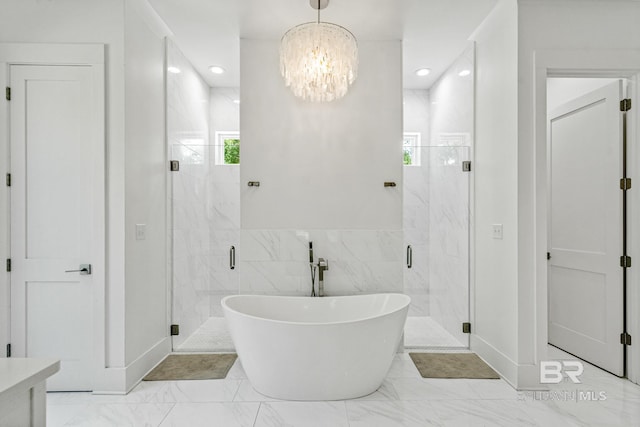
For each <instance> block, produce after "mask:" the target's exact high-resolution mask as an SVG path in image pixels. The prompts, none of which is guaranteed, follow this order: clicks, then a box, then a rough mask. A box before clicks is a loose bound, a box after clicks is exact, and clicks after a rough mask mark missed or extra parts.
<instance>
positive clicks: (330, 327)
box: [222, 294, 411, 400]
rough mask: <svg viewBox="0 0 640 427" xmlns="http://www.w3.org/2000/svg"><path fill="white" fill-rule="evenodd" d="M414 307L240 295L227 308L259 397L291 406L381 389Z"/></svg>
mask: <svg viewBox="0 0 640 427" xmlns="http://www.w3.org/2000/svg"><path fill="white" fill-rule="evenodd" d="M410 302H411V299H410V298H409V297H408V296H407V295H403V294H374V295H356V296H341V297H322V298H311V297H284V296H266V295H233V296H228V297H226V298H224V299H223V300H222V307H223V309H224V313H225V317H226V318H227V322H228V324H229V330H230V332H231V338H232V339H233V342H234V344H235V347H236V351H237V352H238V357H239V358H240V361H241V362H242V367H243V368H244V370H245V372H246V374H247V377H248V378H249V381H250V382H251V384H252V385H253V387H254V388H255V389H256V390H257V391H258V392H260V393H262V394H264V395H266V396H269V397H274V398H278V399H286V400H341V399H352V398H356V397H360V396H365V395H367V394H370V393H373V392H374V391H376V390H377V389H378V388H379V387H380V385H381V384H382V381H383V380H384V378H385V376H386V374H387V371H388V370H389V367H390V366H391V362H392V361H393V356H394V354H395V353H396V351H397V348H398V344H399V342H400V338H401V337H402V330H403V327H404V323H405V320H406V317H407V311H408V309H409V303H410Z"/></svg>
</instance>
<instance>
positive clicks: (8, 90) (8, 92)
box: [4, 86, 11, 101]
mask: <svg viewBox="0 0 640 427" xmlns="http://www.w3.org/2000/svg"><path fill="white" fill-rule="evenodd" d="M4 97H5V98H7V101H11V88H10V87H9V86H7V87H6V88H5V89H4Z"/></svg>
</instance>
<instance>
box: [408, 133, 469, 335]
mask: <svg viewBox="0 0 640 427" xmlns="http://www.w3.org/2000/svg"><path fill="white" fill-rule="evenodd" d="M447 140H448V143H452V144H456V143H462V144H463V145H445V146H423V147H420V163H419V165H412V166H405V169H404V234H405V243H406V245H407V257H408V264H407V266H406V268H405V277H404V283H405V293H407V294H408V295H409V296H411V298H412V304H411V309H410V312H409V317H408V319H407V326H406V328H405V346H406V347H418V348H420V347H422V348H427V347H428V348H468V346H469V334H467V333H465V332H463V324H464V323H467V322H469V265H470V264H469V260H470V251H469V247H470V246H469V245H470V239H469V219H470V218H469V212H470V211H469V206H470V203H469V195H470V193H469V186H470V173H469V172H466V171H463V162H465V161H468V160H470V154H471V153H470V150H471V149H470V147H469V146H468V145H464V142H465V141H468V140H469V138H468V135H463V134H461V135H460V137H459V138H452V134H451V135H447ZM409 263H410V264H411V265H410V267H409Z"/></svg>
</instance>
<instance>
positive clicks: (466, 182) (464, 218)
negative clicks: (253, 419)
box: [428, 46, 474, 346]
mask: <svg viewBox="0 0 640 427" xmlns="http://www.w3.org/2000/svg"><path fill="white" fill-rule="evenodd" d="M465 71H468V74H467V73H466V72H465ZM473 72H474V49H473V46H470V47H469V48H468V49H467V50H466V51H465V52H464V53H463V54H462V55H461V56H460V57H459V58H458V59H457V60H456V61H455V62H454V63H453V64H452V65H451V67H450V68H449V69H448V70H447V71H446V72H445V74H444V75H443V76H442V77H441V78H440V79H439V80H438V82H436V84H434V85H433V86H432V87H431V90H430V95H431V102H432V104H431V114H430V116H431V119H430V122H431V138H430V140H431V141H430V145H431V147H430V149H429V154H428V164H429V181H428V182H429V185H428V187H429V296H430V298H429V307H430V308H429V314H430V316H431V317H432V318H433V319H434V320H436V321H437V322H438V323H440V324H441V325H442V326H443V327H444V328H445V329H446V330H447V331H448V332H449V333H450V334H451V335H453V336H454V337H456V338H457V339H458V340H459V341H460V343H461V344H462V345H464V346H467V345H468V343H469V338H468V337H469V335H468V334H463V333H462V322H467V321H469V276H470V272H469V223H470V218H469V212H470V210H469V206H470V199H469V196H470V193H469V188H470V176H471V174H470V173H467V172H463V171H462V161H464V160H470V159H471V155H472V153H471V150H472V143H473V117H474V112H473V99H474V98H473V97H474V83H473V82H474V75H473Z"/></svg>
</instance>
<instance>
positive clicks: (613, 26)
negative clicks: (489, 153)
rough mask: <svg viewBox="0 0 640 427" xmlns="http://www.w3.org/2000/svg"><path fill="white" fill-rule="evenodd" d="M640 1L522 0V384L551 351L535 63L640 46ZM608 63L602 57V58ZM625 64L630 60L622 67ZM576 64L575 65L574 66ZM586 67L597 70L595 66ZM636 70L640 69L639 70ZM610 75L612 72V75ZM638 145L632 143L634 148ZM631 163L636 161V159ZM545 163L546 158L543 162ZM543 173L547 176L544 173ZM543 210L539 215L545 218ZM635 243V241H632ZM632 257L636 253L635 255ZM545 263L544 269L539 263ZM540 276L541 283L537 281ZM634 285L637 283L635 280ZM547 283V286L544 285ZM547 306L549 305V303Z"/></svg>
mask: <svg viewBox="0 0 640 427" xmlns="http://www.w3.org/2000/svg"><path fill="white" fill-rule="evenodd" d="M638 22H640V3H638V2H635V1H615V0H614V1H606V2H605V1H599V2H595V1H593V2H591V1H589V2H580V5H579V7H576V2H574V1H566V0H564V1H520V2H519V13H518V29H519V43H518V52H519V60H518V81H519V85H518V104H517V108H518V155H517V157H512V158H511V159H512V160H513V159H516V158H517V163H518V176H517V180H518V212H519V216H518V235H519V241H518V249H517V251H518V273H519V275H518V276H519V277H518V305H517V307H518V325H519V328H518V333H517V337H518V338H519V339H518V356H519V357H518V359H519V360H518V361H519V363H520V364H521V365H523V366H525V365H531V366H532V369H531V370H530V372H531V374H530V375H529V376H528V377H526V378H525V377H523V378H522V380H521V382H520V383H521V384H522V385H523V386H534V385H537V384H536V383H537V379H536V378H535V374H536V373H537V370H536V369H535V364H536V362H537V361H539V360H540V358H541V357H542V358H544V357H545V355H546V343H545V342H542V341H539V342H536V339H537V338H540V337H542V336H544V337H546V333H543V329H544V328H545V327H546V326H545V325H546V321H547V319H546V311H545V310H543V311H540V308H541V307H543V305H544V303H543V302H542V301H538V302H536V286H540V283H543V282H544V283H546V279H545V277H546V274H545V273H542V272H543V271H545V272H546V269H544V262H545V261H544V258H543V257H544V252H545V251H546V248H544V247H539V248H537V247H536V239H538V240H541V238H540V237H539V235H537V234H536V233H545V230H544V229H542V230H539V229H540V228H544V227H541V224H540V223H536V195H537V194H542V195H544V194H545V193H544V192H540V191H538V192H536V186H535V183H536V167H537V168H543V167H544V166H543V164H541V163H538V164H537V166H536V162H535V160H534V159H535V158H536V144H535V140H534V135H535V133H534V117H535V116H534V106H535V103H534V86H535V80H534V78H535V76H534V62H535V58H536V55H539V54H540V53H541V52H545V51H547V52H548V51H549V50H550V49H555V50H560V49H562V50H563V51H565V52H568V50H569V49H579V50H581V51H582V56H583V59H582V62H584V63H587V62H589V60H591V62H593V63H598V59H599V58H600V55H602V50H603V49H611V50H612V52H615V51H620V49H635V50H636V52H637V50H638V49H640V26H638ZM609 57H610V60H608V61H606V64H603V65H599V66H598V68H600V69H601V70H604V71H605V72H606V71H608V70H612V69H616V68H629V66H628V64H629V56H628V55H626V54H625V55H624V57H619V58H616V55H615V53H613V54H610V55H609ZM600 62H603V61H600ZM620 64H625V65H624V66H620ZM574 68H575V67H574ZM587 68H591V69H595V67H593V66H587ZM635 69H636V71H635V72H637V68H635ZM608 75H609V76H610V74H608ZM633 145H634V144H631V146H632V147H633ZM631 162H632V163H633V164H635V165H637V161H636V160H635V159H634V158H632V159H631ZM542 163H543V162H542ZM541 176H544V174H543V175H541ZM543 214H544V213H538V215H539V216H540V217H543V216H544V215H543ZM632 244H633V243H632ZM632 255H633V254H632ZM540 266H542V267H540ZM537 275H541V276H544V277H538V283H536V278H537ZM631 283H632V287H633V286H635V284H634V282H633V280H632V281H631ZM545 287H546V285H545ZM544 308H545V309H546V307H544Z"/></svg>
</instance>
